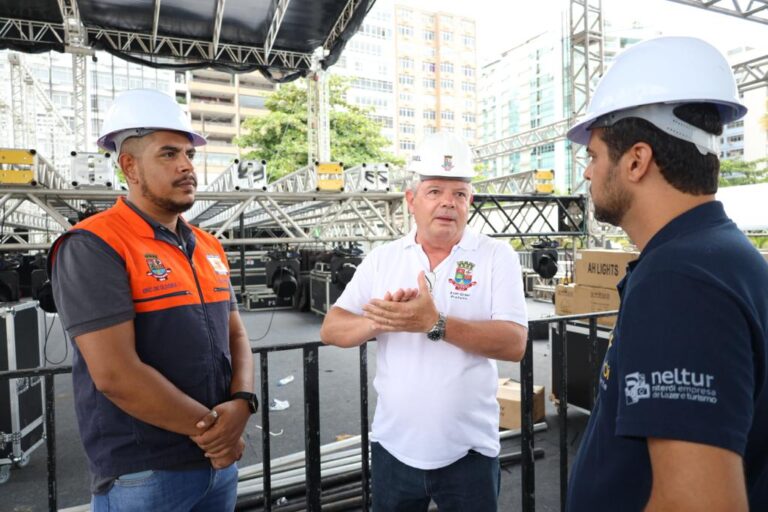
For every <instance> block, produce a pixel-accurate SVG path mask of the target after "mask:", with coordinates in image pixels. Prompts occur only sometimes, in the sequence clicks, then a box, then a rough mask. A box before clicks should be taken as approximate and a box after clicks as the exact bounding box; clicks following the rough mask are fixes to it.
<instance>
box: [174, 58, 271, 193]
mask: <svg viewBox="0 0 768 512" xmlns="http://www.w3.org/2000/svg"><path fill="white" fill-rule="evenodd" d="M274 91H275V85H274V84H273V83H271V82H269V81H268V80H267V79H266V78H264V77H263V76H262V75H261V74H260V73H259V72H257V71H254V72H251V73H243V74H233V73H226V72H222V71H216V70H212V69H200V70H194V71H186V72H177V73H176V77H175V93H176V99H177V101H178V102H179V103H181V104H182V105H184V106H185V108H186V109H187V110H188V111H189V114H190V116H191V118H192V127H193V128H194V129H195V130H197V131H199V132H200V133H202V134H203V135H205V136H206V138H207V139H208V144H206V145H205V146H203V147H201V148H200V149H199V151H198V155H199V158H198V159H196V166H197V173H198V176H199V181H200V183H201V184H206V183H210V182H211V181H213V179H215V178H216V176H218V175H219V174H220V173H221V172H222V171H223V170H224V169H226V168H227V167H228V166H229V165H230V164H231V163H232V162H233V161H234V159H236V158H240V156H241V155H242V154H243V153H245V152H247V149H241V148H240V147H238V146H237V144H235V142H234V139H235V137H239V136H241V135H242V134H243V130H242V123H243V121H245V120H246V119H247V118H249V117H253V116H262V115H266V114H267V113H268V111H267V109H266V108H265V107H264V103H265V102H266V99H267V98H268V97H269V95H271V94H272V93H273V92H274Z"/></svg>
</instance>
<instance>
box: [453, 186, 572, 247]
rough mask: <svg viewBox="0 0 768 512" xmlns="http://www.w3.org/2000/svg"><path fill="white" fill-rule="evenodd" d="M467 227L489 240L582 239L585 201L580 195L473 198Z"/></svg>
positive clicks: (482, 196) (479, 196)
mask: <svg viewBox="0 0 768 512" xmlns="http://www.w3.org/2000/svg"><path fill="white" fill-rule="evenodd" d="M468 224H469V225H470V226H472V227H473V228H474V229H475V230H477V231H479V232H481V233H484V234H486V235H488V236H493V237H542V236H586V235H587V201H586V197H585V196H582V195H579V196H530V195H519V196H515V195H492V194H487V195H486V194H475V197H474V201H473V202H472V212H471V213H470V215H469V221H468Z"/></svg>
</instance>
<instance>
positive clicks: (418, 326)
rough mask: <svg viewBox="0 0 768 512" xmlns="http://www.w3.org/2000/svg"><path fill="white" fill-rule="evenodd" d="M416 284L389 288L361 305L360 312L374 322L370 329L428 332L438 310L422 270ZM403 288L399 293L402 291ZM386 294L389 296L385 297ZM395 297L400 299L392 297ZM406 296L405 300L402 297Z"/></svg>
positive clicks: (433, 323)
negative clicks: (413, 287)
mask: <svg viewBox="0 0 768 512" xmlns="http://www.w3.org/2000/svg"><path fill="white" fill-rule="evenodd" d="M418 285H419V288H418V290H417V293H416V294H415V295H414V294H413V289H407V290H403V289H400V290H398V291H396V292H395V293H394V294H389V292H388V293H387V294H386V295H385V296H384V298H383V299H373V300H371V302H369V303H368V304H366V305H365V306H363V316H365V317H366V318H368V319H370V320H371V321H372V322H373V329H375V330H377V331H382V332H427V331H429V330H430V329H431V328H432V326H433V325H435V322H437V318H438V312H437V307H435V303H434V301H433V300H432V295H431V294H430V293H429V288H428V287H427V279H426V277H425V276H424V271H422V272H420V273H419V277H418ZM401 292H402V293H401ZM387 295H390V298H389V299H387ZM395 298H398V299H400V300H395ZM404 298H407V300H403V299H404Z"/></svg>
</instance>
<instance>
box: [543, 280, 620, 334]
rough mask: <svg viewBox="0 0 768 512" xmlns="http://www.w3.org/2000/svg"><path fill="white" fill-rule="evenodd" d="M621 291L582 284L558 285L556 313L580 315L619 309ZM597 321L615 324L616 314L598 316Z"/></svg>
mask: <svg viewBox="0 0 768 512" xmlns="http://www.w3.org/2000/svg"><path fill="white" fill-rule="evenodd" d="M619 302H620V301H619V292H618V291H616V290H615V289H611V288H597V287H594V286H584V285H581V284H569V285H562V284H559V285H557V288H555V313H556V314H558V315H578V314H581V313H597V312H599V311H613V310H615V309H619ZM597 323H598V324H601V325H607V326H613V325H614V324H615V323H616V317H615V316H608V317H604V318H598V319H597Z"/></svg>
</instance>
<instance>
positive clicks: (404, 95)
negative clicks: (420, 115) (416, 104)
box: [400, 92, 413, 103]
mask: <svg viewBox="0 0 768 512" xmlns="http://www.w3.org/2000/svg"><path fill="white" fill-rule="evenodd" d="M400 101H404V102H406V103H412V102H413V94H411V93H409V92H401V93H400Z"/></svg>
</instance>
